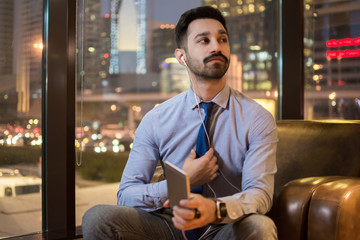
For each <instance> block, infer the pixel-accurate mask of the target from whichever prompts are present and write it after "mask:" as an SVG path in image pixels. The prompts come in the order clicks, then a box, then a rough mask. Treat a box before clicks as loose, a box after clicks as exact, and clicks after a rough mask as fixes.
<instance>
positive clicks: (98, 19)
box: [76, 0, 278, 226]
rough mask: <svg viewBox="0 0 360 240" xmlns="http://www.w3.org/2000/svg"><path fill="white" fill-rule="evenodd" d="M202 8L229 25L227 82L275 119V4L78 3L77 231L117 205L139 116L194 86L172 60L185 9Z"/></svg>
mask: <svg viewBox="0 0 360 240" xmlns="http://www.w3.org/2000/svg"><path fill="white" fill-rule="evenodd" d="M254 2H255V3H256V5H255V4H254ZM203 3H205V4H206V5H212V6H217V7H218V8H219V9H220V11H222V12H223V14H224V16H225V18H226V20H227V26H228V30H229V36H230V44H231V49H232V56H231V65H230V69H229V71H228V75H227V79H228V84H229V85H230V86H231V87H233V88H235V89H238V90H240V91H244V92H245V94H247V95H249V96H250V97H252V98H254V99H256V100H257V101H258V102H259V103H260V104H262V105H263V106H264V107H265V108H267V109H268V110H269V111H270V112H271V113H272V114H273V115H274V117H275V116H276V112H277V109H276V105H277V97H278V92H277V82H278V79H277V61H278V60H277V48H276V45H277V38H276V32H277V22H276V2H275V1H271V0H266V1H265V0H259V1H220V2H219V1H212V0H207V1H190V0H188V1H176V2H169V1H166V0H154V1H144V0H124V1H116V0H112V1H110V0H102V1H98V0H88V1H85V5H84V1H79V8H78V12H77V20H78V26H77V41H78V46H77V53H78V55H77V103H76V106H77V112H76V115H77V117H76V126H77V127H76V163H77V166H76V177H77V178H76V186H77V188H76V196H77V198H76V199H77V200H76V225H77V226H79V225H81V218H82V216H83V214H84V212H85V211H86V210H87V209H89V208H90V207H91V206H93V205H95V204H99V203H104V204H116V192H117V189H118V187H119V181H120V178H121V174H122V169H123V168H124V166H125V164H126V161H127V158H128V154H129V151H130V149H131V146H132V141H133V138H134V131H135V130H136V128H137V126H138V124H139V123H140V121H141V119H142V117H143V116H144V115H145V114H146V113H147V112H148V111H149V110H151V109H152V108H153V107H154V106H156V104H159V103H161V102H162V101H164V100H166V99H169V98H170V97H172V96H175V95H176V94H178V93H180V92H182V91H184V90H186V89H187V88H188V87H189V80H188V76H187V71H186V69H185V68H184V67H183V66H181V65H180V64H179V63H178V62H177V60H176V59H175V58H174V50H175V48H176V45H175V42H174V28H175V25H176V23H177V21H178V19H179V17H180V15H181V14H182V12H184V11H185V10H187V9H190V8H193V7H197V6H200V5H202V4H203ZM174 4H176V6H174ZM242 8H243V9H244V11H233V10H232V9H242ZM246 29H251V34H250V35H249V32H248V31H247V30H246Z"/></svg>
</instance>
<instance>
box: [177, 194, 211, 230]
mask: <svg viewBox="0 0 360 240" xmlns="http://www.w3.org/2000/svg"><path fill="white" fill-rule="evenodd" d="M195 209H197V210H198V211H199V212H200V217H199V218H195ZM173 214H174V217H173V218H172V221H173V223H174V226H175V227H176V228H177V229H180V230H189V229H194V228H199V227H203V226H205V225H207V224H209V223H212V222H214V221H215V220H216V205H215V202H214V201H213V200H211V199H208V198H204V197H203V196H202V195H200V194H191V198H190V199H184V200H181V201H180V207H179V206H175V207H174V208H173Z"/></svg>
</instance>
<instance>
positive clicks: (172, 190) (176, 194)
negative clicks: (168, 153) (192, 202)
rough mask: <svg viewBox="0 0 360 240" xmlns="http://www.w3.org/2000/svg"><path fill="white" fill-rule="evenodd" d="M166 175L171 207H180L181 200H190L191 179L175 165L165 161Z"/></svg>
mask: <svg viewBox="0 0 360 240" xmlns="http://www.w3.org/2000/svg"><path fill="white" fill-rule="evenodd" d="M164 163H165V174H166V180H167V188H168V198H169V200H170V207H171V208H173V207H174V206H176V205H179V202H180V200H182V199H188V198H190V181H189V177H188V175H187V174H186V172H184V171H183V170H182V169H181V168H179V167H177V166H176V165H175V164H173V163H171V162H169V161H165V162H164Z"/></svg>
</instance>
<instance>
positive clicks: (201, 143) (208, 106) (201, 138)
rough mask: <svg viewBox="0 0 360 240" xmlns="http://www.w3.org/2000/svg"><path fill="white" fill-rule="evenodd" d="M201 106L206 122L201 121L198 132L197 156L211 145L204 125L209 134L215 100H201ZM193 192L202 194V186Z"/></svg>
mask: <svg viewBox="0 0 360 240" xmlns="http://www.w3.org/2000/svg"><path fill="white" fill-rule="evenodd" d="M200 106H201V108H203V109H204V110H205V119H204V124H202V123H201V125H200V129H199V134H198V138H197V142H196V150H195V151H196V158H199V157H202V156H203V155H204V154H205V153H206V152H207V151H208V150H209V147H210V146H209V141H208V138H207V136H206V133H205V131H204V125H205V127H206V132H207V133H208V134H210V133H209V129H210V116H211V111H212V107H213V106H214V103H213V102H201V103H200ZM191 192H192V193H199V194H201V193H202V186H200V187H196V188H194V189H192V190H191Z"/></svg>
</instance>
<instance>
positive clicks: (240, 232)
mask: <svg viewBox="0 0 360 240" xmlns="http://www.w3.org/2000/svg"><path fill="white" fill-rule="evenodd" d="M233 227H234V228H235V229H234V231H235V232H236V236H241V237H240V238H236V239H262V240H268V239H269V240H270V239H277V229H276V226H275V223H274V222H273V220H271V218H269V217H267V216H264V215H260V214H252V215H249V216H247V217H246V218H244V219H242V220H241V221H239V222H237V223H234V226H233Z"/></svg>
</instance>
